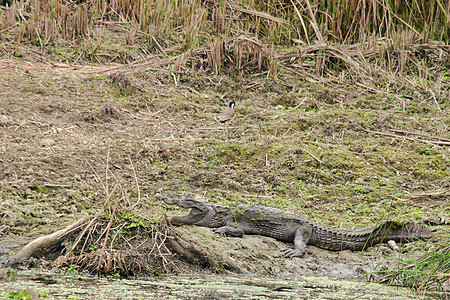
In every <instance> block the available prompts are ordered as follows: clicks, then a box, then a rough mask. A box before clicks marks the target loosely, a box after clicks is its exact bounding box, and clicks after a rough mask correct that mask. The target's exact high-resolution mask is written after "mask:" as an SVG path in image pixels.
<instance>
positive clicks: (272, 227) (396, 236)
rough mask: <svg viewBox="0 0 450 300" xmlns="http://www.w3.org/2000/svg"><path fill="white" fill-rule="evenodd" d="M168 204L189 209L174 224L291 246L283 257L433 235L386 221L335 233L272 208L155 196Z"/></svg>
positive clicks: (409, 224) (425, 237)
mask: <svg viewBox="0 0 450 300" xmlns="http://www.w3.org/2000/svg"><path fill="white" fill-rule="evenodd" d="M156 197H157V198H158V199H160V200H164V202H166V203H167V204H169V205H174V204H175V205H178V206H180V207H183V208H191V212H190V213H189V215H186V216H175V217H172V218H171V219H170V221H171V223H172V224H174V225H197V226H203V227H209V228H216V229H215V230H214V232H216V233H218V234H220V235H223V236H232V237H242V236H243V234H244V233H246V234H257V235H264V236H269V237H272V238H275V239H277V240H279V241H282V242H288V243H294V248H293V249H290V248H289V249H285V250H283V251H284V257H286V258H291V257H302V256H303V255H305V253H306V245H314V246H316V247H320V248H323V249H327V250H333V251H339V250H346V249H349V250H364V249H366V248H367V247H370V246H372V245H374V244H379V243H382V242H388V241H389V240H394V241H396V242H401V241H409V240H417V239H429V238H431V237H432V236H433V234H432V233H431V231H430V230H429V229H427V228H426V227H424V226H422V225H419V224H414V223H404V224H401V223H398V222H394V221H386V222H385V223H383V224H379V225H376V226H373V227H370V228H366V229H361V230H338V229H333V228H328V227H325V226H322V225H320V224H317V223H314V222H312V221H311V220H308V219H307V218H304V217H301V216H298V215H295V214H292V213H288V212H285V211H282V210H279V209H276V208H271V207H266V206H257V205H243V206H238V207H236V208H231V207H226V206H220V205H212V204H206V203H203V202H201V201H197V200H195V199H172V198H167V197H165V196H163V195H160V194H158V195H156Z"/></svg>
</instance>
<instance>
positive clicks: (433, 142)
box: [360, 126, 450, 146]
mask: <svg viewBox="0 0 450 300" xmlns="http://www.w3.org/2000/svg"><path fill="white" fill-rule="evenodd" d="M360 128H361V130H363V131H365V132H367V133H373V134H378V135H384V136H390V137H394V138H399V139H406V140H409V141H414V142H422V143H426V144H431V145H445V146H450V142H445V141H429V140H422V139H415V138H411V137H407V136H401V135H396V134H392V133H387V132H380V131H373V130H369V129H365V128H363V127H361V126H360Z"/></svg>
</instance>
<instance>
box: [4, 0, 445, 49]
mask: <svg viewBox="0 0 450 300" xmlns="http://www.w3.org/2000/svg"><path fill="white" fill-rule="evenodd" d="M4 3H5V4H6V5H5V6H3V7H2V10H1V12H0V30H1V31H3V30H5V29H7V28H11V27H12V26H14V25H15V23H16V22H17V23H18V25H17V27H18V28H15V29H13V31H14V32H15V34H16V37H17V39H18V40H22V39H24V38H25V39H28V40H31V41H32V40H34V39H36V38H38V39H42V42H46V41H49V40H52V39H58V38H61V37H64V38H68V37H71V38H77V37H79V36H89V35H90V34H92V32H93V28H94V26H95V25H96V24H99V23H101V22H105V21H109V22H119V23H129V24H132V25H133V26H134V27H135V29H136V30H138V31H142V32H144V33H146V34H148V35H152V36H156V37H159V38H162V37H170V35H172V34H174V31H175V32H176V31H177V30H179V31H184V34H185V35H186V43H187V44H189V43H190V42H192V41H193V40H194V39H195V36H196V35H197V34H198V33H199V32H201V31H203V30H205V31H208V32H209V33H210V34H219V35H227V36H228V37H232V36H239V35H242V34H244V35H246V36H252V37H254V38H257V39H258V40H262V41H264V42H272V43H277V44H292V41H293V40H299V41H302V42H304V43H306V44H311V43H314V42H317V41H319V42H323V41H326V42H333V43H340V44H350V43H364V42H369V41H371V40H376V39H379V38H395V37H396V36H399V35H400V34H401V33H402V32H403V31H408V32H413V33H414V35H412V36H410V37H409V38H411V39H412V41H414V40H418V39H420V40H421V41H422V42H426V41H428V40H442V41H444V42H448V39H449V29H450V3H449V2H448V1H447V2H445V1H444V2H442V1H441V0H434V1H430V0H411V1H403V0H396V1H388V0H370V1H363V0H339V1H337V0H328V1H323V0H321V1H319V0H305V1H299V0H289V1H280V0H270V1H261V0H244V1H236V0H232V1H225V0H222V1H211V0H207V1H195V0H150V1H145V0H115V1H106V0H84V1H77V2H73V1H64V0H47V1H39V0H28V1H25V0H20V1H4ZM207 21H208V23H209V25H208V28H207V26H206V25H207Z"/></svg>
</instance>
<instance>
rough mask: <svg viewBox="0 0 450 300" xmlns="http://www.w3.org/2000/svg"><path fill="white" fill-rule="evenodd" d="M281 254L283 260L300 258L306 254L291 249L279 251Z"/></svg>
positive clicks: (302, 251)
mask: <svg viewBox="0 0 450 300" xmlns="http://www.w3.org/2000/svg"><path fill="white" fill-rule="evenodd" d="M281 252H283V256H284V257H285V258H293V257H302V256H303V255H305V254H306V251H305V250H299V249H292V248H287V249H283V250H281Z"/></svg>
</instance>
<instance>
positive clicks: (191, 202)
mask: <svg viewBox="0 0 450 300" xmlns="http://www.w3.org/2000/svg"><path fill="white" fill-rule="evenodd" d="M156 197H157V198H158V199H160V200H164V202H166V203H167V204H169V205H178V206H180V207H183V208H190V209H191V211H190V213H189V214H188V215H185V216H174V217H172V218H170V222H171V223H172V224H173V225H198V226H205V227H210V228H215V227H219V226H222V224H223V218H224V215H225V214H224V213H225V211H224V210H223V209H221V208H224V209H225V207H221V206H215V205H214V206H213V205H208V204H206V203H203V202H201V201H197V200H195V199H172V198H167V197H166V196H164V195H161V194H158V195H156Z"/></svg>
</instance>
